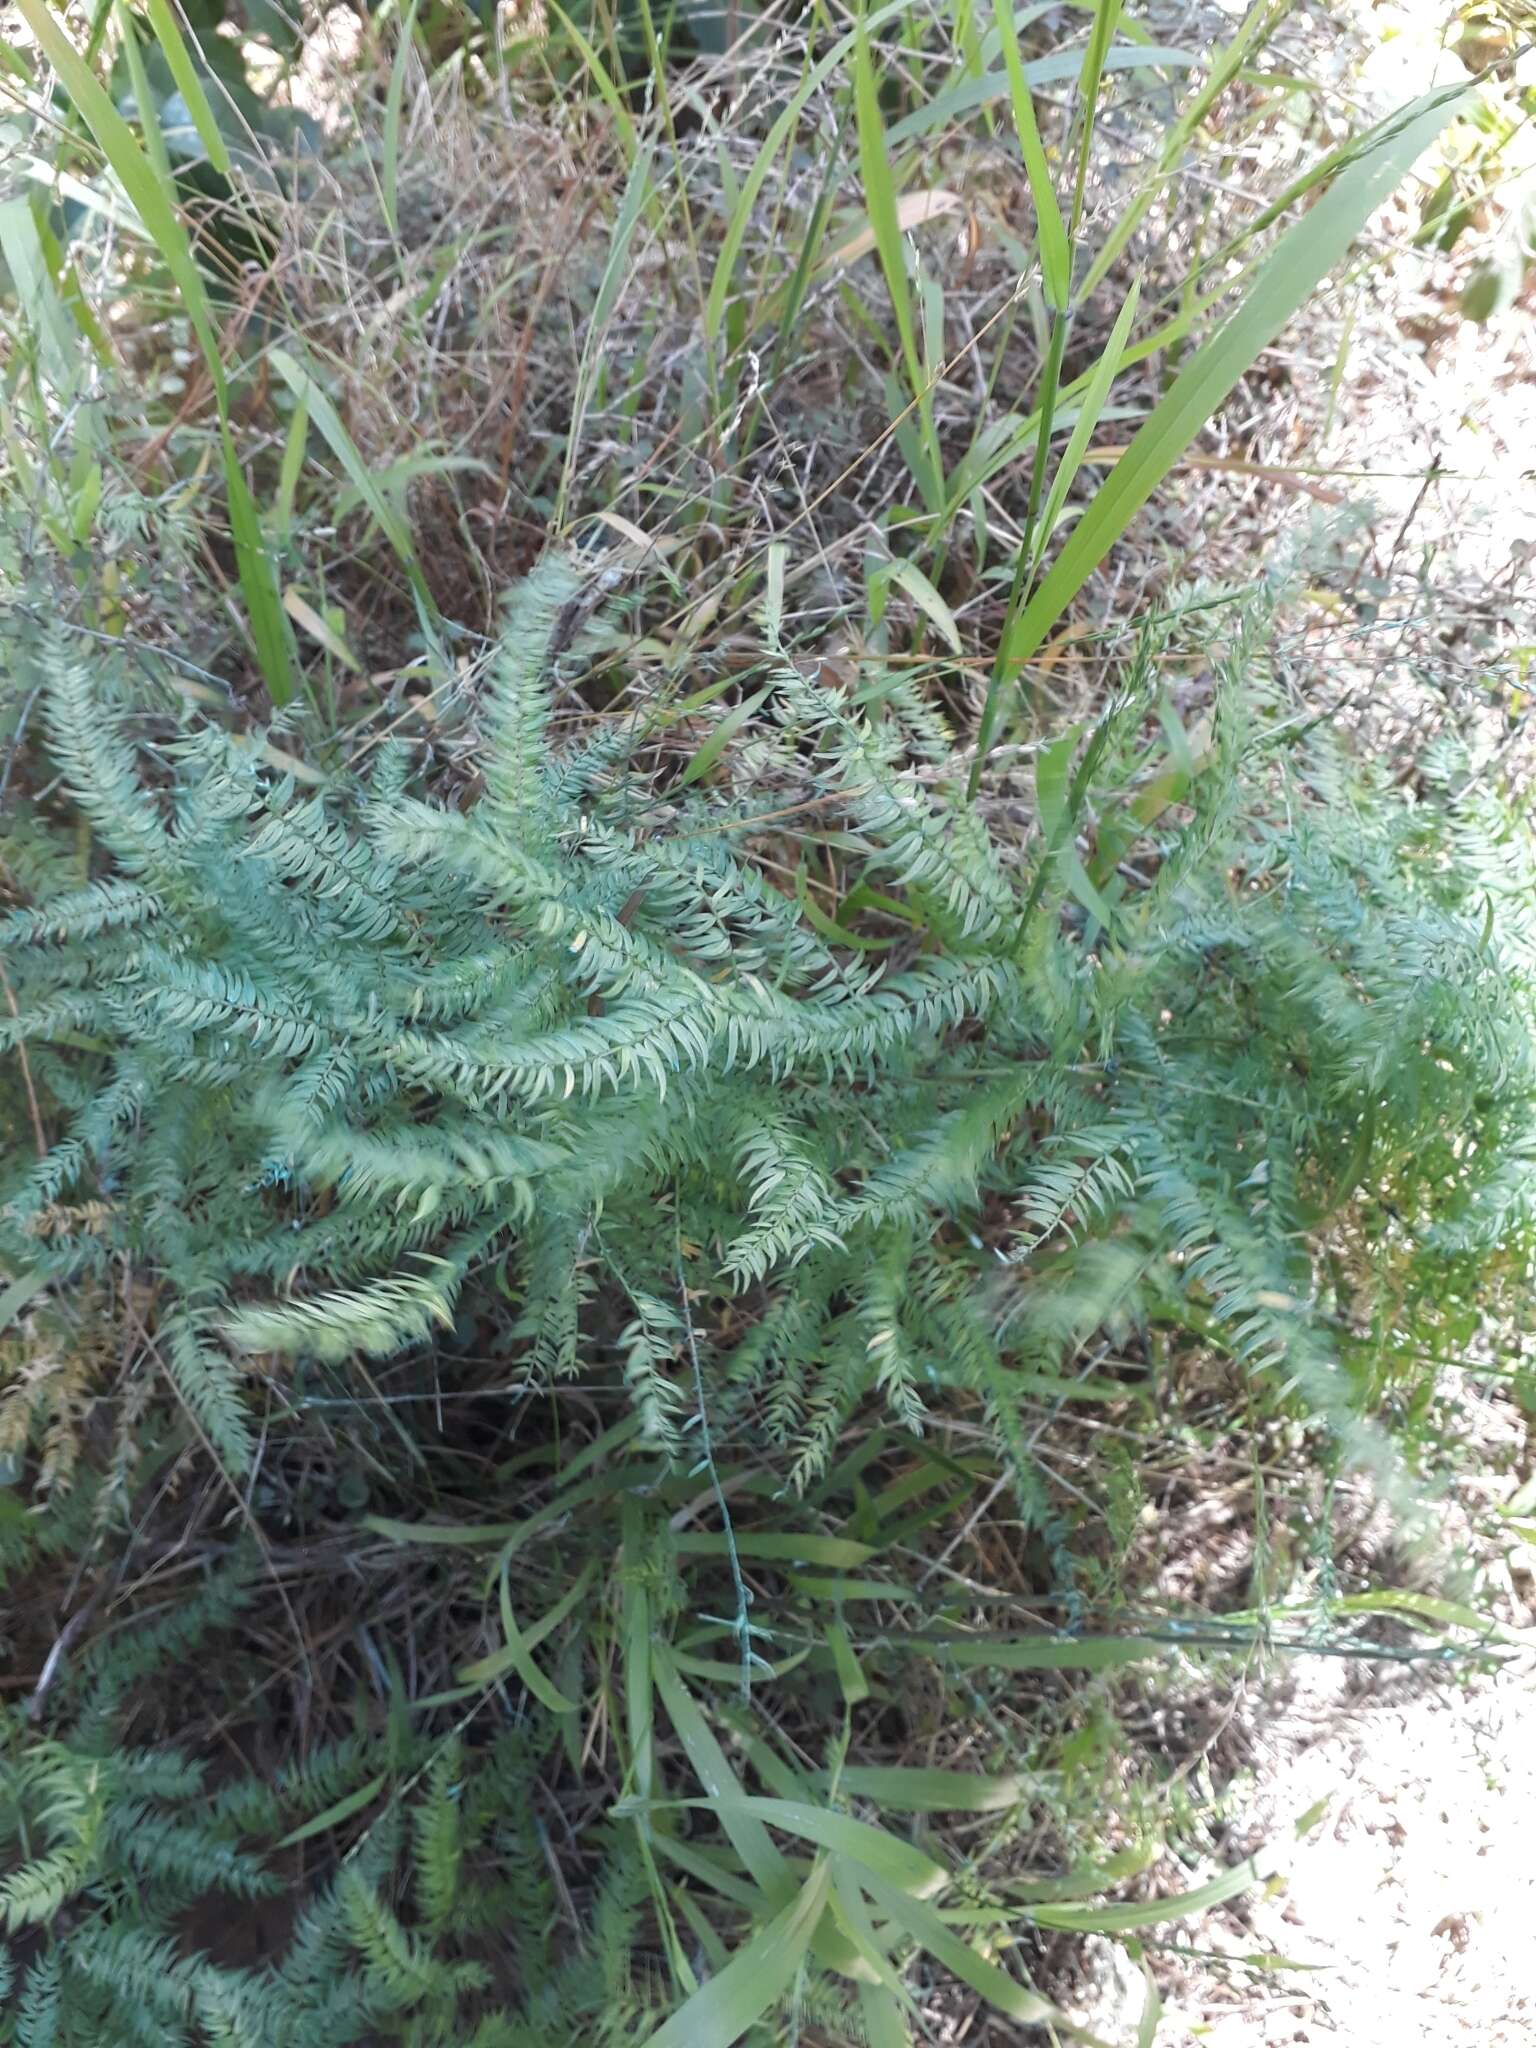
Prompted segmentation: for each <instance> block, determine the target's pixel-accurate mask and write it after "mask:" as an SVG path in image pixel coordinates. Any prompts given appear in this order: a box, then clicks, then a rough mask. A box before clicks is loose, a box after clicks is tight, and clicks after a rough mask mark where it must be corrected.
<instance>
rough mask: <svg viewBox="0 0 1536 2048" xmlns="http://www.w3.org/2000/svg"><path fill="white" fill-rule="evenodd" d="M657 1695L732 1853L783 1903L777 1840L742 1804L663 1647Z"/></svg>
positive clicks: (783, 1865)
mask: <svg viewBox="0 0 1536 2048" xmlns="http://www.w3.org/2000/svg"><path fill="white" fill-rule="evenodd" d="M651 1668H652V1670H653V1672H654V1673H655V1678H656V1691H657V1694H658V1696H659V1698H660V1700H661V1703H662V1705H663V1706H664V1707H665V1708H666V1710H667V1715H668V1718H669V1719H670V1721H671V1723H672V1726H673V1729H674V1730H675V1731H676V1734H677V1739H678V1741H679V1742H680V1743H681V1744H682V1745H683V1748H684V1749H685V1750H686V1751H687V1754H688V1761H689V1763H690V1764H691V1765H692V1767H693V1773H694V1776H695V1777H696V1778H697V1779H698V1781H699V1783H700V1784H701V1785H702V1786H703V1787H704V1790H705V1791H706V1792H707V1793H708V1794H709V1797H710V1800H711V1801H712V1802H715V1803H717V1804H718V1808H719V1814H720V1825H721V1826H722V1827H723V1828H724V1830H725V1832H726V1835H727V1837H728V1838H729V1841H730V1844H731V1847H732V1848H733V1849H734V1850H735V1851H736V1854H737V1855H738V1856H739V1857H740V1858H741V1860H742V1862H743V1863H744V1864H745V1865H746V1867H747V1869H748V1870H749V1871H750V1872H751V1874H752V1876H753V1878H754V1879H755V1880H756V1882H757V1883H758V1884H759V1885H760V1886H761V1887H762V1889H763V1891H764V1892H765V1893H766V1894H767V1896H768V1897H769V1898H775V1897H781V1896H782V1895H783V1894H784V1892H785V1890H786V1889H787V1885H788V1879H789V1865H788V1863H787V1862H786V1861H785V1860H784V1857H783V1856H782V1855H781V1854H780V1852H779V1850H778V1849H777V1848H776V1847H775V1845H774V1841H773V1837H772V1836H771V1835H770V1834H769V1832H768V1830H767V1828H766V1827H764V1825H763V1823H762V1821H761V1819H760V1818H759V1817H758V1816H757V1815H756V1814H754V1813H753V1812H752V1811H751V1810H750V1807H748V1806H745V1805H744V1804H743V1802H744V1801H745V1799H746V1792H745V1791H744V1789H743V1787H742V1783H741V1780H740V1779H739V1778H738V1777H737V1775H736V1773H735V1772H734V1771H733V1770H732V1769H731V1766H730V1764H729V1762H728V1761H727V1758H726V1754H725V1751H724V1750H723V1749H722V1748H721V1747H720V1744H719V1742H718V1740H717V1739H716V1736H715V1732H714V1730H713V1729H712V1728H711V1727H710V1725H709V1723H708V1722H707V1721H706V1720H705V1718H704V1716H703V1714H702V1713H701V1712H700V1711H699V1706H698V1702H697V1701H696V1700H695V1699H694V1697H693V1695H692V1693H690V1692H689V1690H688V1688H687V1686H685V1685H684V1684H683V1681H682V1679H681V1678H680V1677H679V1676H678V1674H677V1666H676V1665H675V1664H674V1662H673V1660H672V1655H671V1652H670V1651H669V1650H667V1649H665V1648H663V1647H662V1645H660V1644H659V1643H658V1644H657V1645H656V1646H655V1647H654V1649H653V1650H652V1653H651Z"/></svg>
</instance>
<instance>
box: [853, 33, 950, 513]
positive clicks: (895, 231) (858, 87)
mask: <svg viewBox="0 0 1536 2048" xmlns="http://www.w3.org/2000/svg"><path fill="white" fill-rule="evenodd" d="M853 65H854V69H853V92H854V111H855V118H856V122H857V127H858V137H859V172H860V176H861V177H862V179H863V183H864V203H865V206H866V208H867V209H868V212H869V225H870V229H871V231H872V233H873V234H874V237H875V248H876V251H877V253H878V254H879V257H880V268H881V270H882V271H883V272H884V273H885V285H886V290H887V292H888V293H889V294H890V300H891V311H892V312H893V313H894V314H895V316H896V332H897V335H898V337H899V339H900V342H901V355H902V362H903V364H904V365H905V368H906V372H907V382H908V385H909V387H910V389H911V393H912V396H913V398H914V399H915V400H916V401H917V417H918V427H919V439H918V448H917V450H915V451H913V453H910V454H908V456H907V462H908V467H909V468H910V469H911V470H912V472H913V475H914V477H915V478H916V479H917V483H918V488H919V490H920V491H921V493H922V496H923V500H924V503H925V504H926V505H927V506H928V508H929V510H930V511H933V510H936V509H937V507H938V505H939V503H940V502H941V501H942V497H943V482H944V479H943V469H942V465H941V462H940V460H939V451H938V444H937V439H936V436H935V434H934V430H933V399H932V394H931V391H930V388H929V378H928V375H927V373H926V370H925V367H924V362H923V354H922V350H921V349H920V348H919V346H918V338H917V323H916V321H915V320H914V318H913V310H912V291H911V285H910V282H909V280H908V277H907V259H906V253H905V250H904V248H903V242H902V232H901V220H900V216H899V214H898V211H897V198H896V180H895V176H894V174H893V172H892V170H891V160H890V157H889V155H888V154H887V151H886V146H885V121H884V119H883V117H882V115H881V112H880V95H879V91H878V89H877V87H876V84H875V69H874V63H873V61H872V59H871V57H870V48H869V37H868V35H867V34H865V33H863V32H862V31H861V32H860V34H859V36H858V40H857V42H856V43H855V45H854V59H853ZM904 411H905V407H904V406H900V407H896V408H893V416H894V417H896V418H897V420H898V421H899V420H900V417H901V414H902V413H903V412H904ZM901 440H902V435H901V432H900V430H899V428H898V432H897V441H898V444H899V443H900V442H901ZM904 452H905V451H904Z"/></svg>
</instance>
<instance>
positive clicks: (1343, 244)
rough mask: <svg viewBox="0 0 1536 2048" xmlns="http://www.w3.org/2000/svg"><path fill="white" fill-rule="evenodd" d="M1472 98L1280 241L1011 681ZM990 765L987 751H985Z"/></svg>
mask: <svg viewBox="0 0 1536 2048" xmlns="http://www.w3.org/2000/svg"><path fill="white" fill-rule="evenodd" d="M1465 91H1466V88H1463V87H1456V88H1453V89H1452V90H1451V91H1449V92H1445V93H1438V94H1433V95H1430V96H1427V97H1426V98H1424V99H1421V100H1417V101H1415V102H1414V103H1413V104H1412V105H1411V106H1410V107H1408V108H1407V109H1405V111H1404V112H1403V113H1402V114H1401V115H1400V116H1399V117H1398V118H1397V119H1396V120H1395V121H1394V122H1392V123H1390V124H1389V125H1387V126H1386V127H1384V128H1383V129H1381V130H1379V131H1378V132H1377V133H1376V134H1375V135H1374V137H1372V138H1371V139H1370V140H1369V141H1368V142H1367V143H1366V144H1365V145H1364V146H1363V147H1362V148H1361V149H1359V150H1358V151H1357V152H1356V153H1355V154H1354V155H1352V157H1351V158H1350V160H1349V162H1348V163H1347V164H1346V165H1345V167H1344V168H1343V169H1342V170H1341V171H1340V173H1339V175H1338V176H1337V177H1336V178H1335V180H1334V182H1333V183H1332V184H1331V185H1330V186H1329V188H1328V190H1327V192H1326V193H1325V194H1324V195H1323V197H1322V198H1321V199H1320V200H1319V201H1318V203H1317V204H1316V205H1315V206H1314V207H1313V208H1312V209H1311V211H1310V212H1309V213H1308V214H1306V216H1305V217H1304V218H1303V219H1301V220H1298V221H1296V222H1294V223H1293V224H1292V226H1291V227H1290V228H1289V229H1288V230H1287V231H1286V233H1285V234H1284V235H1283V236H1282V237H1281V239H1280V241H1279V243H1278V244H1277V245H1276V247H1275V249H1274V251H1273V253H1272V254H1271V256H1270V258H1269V261H1268V262H1267V263H1266V264H1265V265H1264V266H1263V268H1262V269H1261V270H1260V271H1259V273H1258V275H1257V277H1256V278H1255V279H1254V281H1253V283H1252V285H1251V286H1250V288H1249V290H1248V293H1247V295H1246V297H1245V298H1244V299H1243V302H1242V304H1241V305H1240V306H1239V307H1238V308H1237V310H1236V311H1235V312H1234V313H1233V314H1232V316H1231V317H1230V318H1229V319H1228V320H1227V321H1226V323H1225V325H1223V326H1222V327H1221V328H1220V329H1219V330H1218V331H1217V333H1216V334H1214V335H1213V336H1212V337H1211V339H1210V340H1209V341H1208V342H1206V343H1205V344H1204V346H1203V347H1201V348H1199V349H1197V350H1196V352H1195V354H1194V355H1193V356H1191V358H1190V360H1189V362H1188V363H1187V364H1186V365H1185V367H1184V369H1183V370H1182V371H1181V373H1180V374H1179V376H1178V378H1177V379H1176V380H1175V382H1174V385H1173V387H1172V389H1171V390H1170V391H1169V392H1168V394H1167V395H1166V397H1165V398H1163V400H1162V401H1161V403H1160V404H1159V405H1158V406H1157V407H1156V409H1155V410H1154V411H1153V413H1152V415H1151V417H1150V418H1149V419H1148V420H1147V421H1146V422H1145V423H1144V425H1143V426H1142V428H1141V429H1140V431H1139V432H1138V433H1137V434H1136V436H1135V437H1134V439H1133V440H1132V442H1131V445H1130V447H1129V448H1128V449H1127V451H1126V453H1125V455H1124V456H1123V457H1122V459H1121V461H1120V462H1119V463H1118V464H1117V465H1116V467H1115V469H1114V471H1113V472H1112V474H1111V475H1110V476H1109V477H1108V478H1106V480H1105V482H1104V485H1103V487H1102V488H1101V489H1100V490H1099V491H1098V493H1097V494H1096V496H1095V497H1094V500H1093V502H1092V504H1091V505H1090V506H1089V507H1088V509H1087V511H1086V512H1085V513H1084V514H1083V517H1082V518H1081V519H1080V520H1079V521H1078V523H1077V525H1076V526H1075V527H1074V528H1073V531H1072V534H1071V536H1070V538H1069V539H1068V541H1067V543H1066V545H1065V547H1063V549H1062V551H1061V553H1060V555H1059V556H1058V557H1057V558H1056V561H1055V563H1054V564H1053V565H1052V567H1051V569H1050V571H1049V572H1048V574H1047V575H1046V577H1045V580H1044V581H1043V582H1042V583H1041V585H1040V588H1039V589H1038V590H1037V591H1036V592H1035V594H1034V596H1033V597H1032V598H1031V599H1030V601H1029V603H1028V604H1027V605H1026V606H1025V607H1024V609H1023V611H1022V612H1021V613H1020V615H1019V616H1018V618H1017V619H1015V620H1013V621H1012V622H1011V623H1010V625H1009V627H1008V629H1007V631H1006V633H1005V636H1004V644H1003V648H1002V659H1001V668H1002V672H1003V675H1004V678H1005V679H1007V680H1011V679H1012V678H1014V677H1016V676H1017V673H1018V671H1019V669H1020V668H1021V667H1022V665H1023V664H1024V663H1025V662H1026V661H1028V659H1029V658H1030V656H1031V655H1032V654H1033V653H1034V652H1035V650H1036V649H1037V648H1038V647H1039V646H1040V644H1041V643H1042V641H1043V640H1044V639H1045V636H1046V635H1047V633H1049V632H1050V630H1051V628H1052V627H1053V626H1054V625H1055V624H1056V622H1057V620H1058V619H1059V618H1060V617H1061V615H1062V613H1063V612H1064V611H1065V610H1066V608H1067V606H1068V605H1069V604H1070V603H1071V601H1072V599H1073V598H1074V597H1075V596H1076V595H1077V593H1078V591H1079V590H1080V589H1081V588H1082V586H1083V584H1084V583H1085V582H1086V581H1087V579H1088V577H1089V576H1090V575H1091V574H1092V572H1093V571H1094V569H1096V568H1097V567H1098V565H1099V563H1100V562H1102V561H1103V559H1104V557H1105V556H1106V555H1107V554H1108V552H1109V550H1110V548H1111V547H1112V546H1113V545H1114V543H1115V542H1116V541H1117V540H1118V539H1119V538H1120V536H1121V534H1122V533H1124V531H1125V529H1126V528H1127V526H1129V525H1130V523H1131V520H1132V519H1133V518H1134V517H1135V515H1136V513H1137V512H1139V511H1140V509H1141V507H1142V506H1143V505H1144V504H1145V503H1146V501H1147V499H1148V498H1149V497H1150V496H1151V495H1152V493H1153V491H1154V490H1156V488H1157V486H1158V485H1159V484H1160V483H1161V482H1162V480H1163V478H1164V477H1165V476H1166V475H1167V474H1168V471H1169V470H1170V469H1171V468H1172V467H1173V465H1174V463H1175V462H1177V461H1178V459H1179V457H1180V456H1181V455H1182V454H1183V453H1184V451H1185V449H1186V448H1188V446H1189V445H1190V443H1191V442H1192V441H1193V440H1194V438H1195V436H1196V434H1197V433H1199V431H1200V429H1201V427H1203V426H1204V425H1205V423H1206V421H1207V420H1208V419H1209V418H1210V417H1211V415H1212V414H1213V413H1214V412H1215V410H1216V408H1217V407H1218V406H1219V405H1220V404H1221V403H1222V401H1223V400H1224V399H1225V398H1226V397H1227V396H1228V394H1229V393H1230V392H1231V391H1232V389H1233V388H1234V386H1235V385H1236V384H1237V381H1238V379H1239V378H1240V377H1241V376H1242V375H1243V373H1244V371H1245V370H1247V369H1248V368H1249V367H1250V365H1251V364H1252V363H1253V362H1254V361H1255V359H1256V358H1257V357H1258V355H1259V354H1260V352H1261V351H1262V350H1263V349H1264V348H1266V347H1267V346H1268V344H1269V343H1270V342H1271V341H1273V339H1274V338H1275V336H1276V335H1277V334H1278V333H1279V332H1280V330H1281V328H1282V327H1283V326H1284V325H1285V323H1286V321H1287V320H1289V319H1290V318H1291V316H1292V315H1293V314H1294V313H1295V312H1296V311H1297V310H1298V309H1299V308H1300V307H1301V306H1302V305H1304V304H1305V303H1306V301H1307V300H1308V299H1309V298H1310V297H1311V295H1312V293H1313V292H1314V291H1315V290H1316V288H1317V286H1318V285H1319V283H1321V281H1322V279H1323V278H1324V277H1325V276H1326V275H1327V273H1328V272H1329V271H1330V270H1331V269H1332V268H1333V266H1334V265H1335V264H1336V263H1338V262H1339V261H1341V260H1342V258H1343V257H1344V256H1345V255H1346V254H1347V253H1348V250H1349V247H1350V245H1351V243H1352V242H1353V241H1354V239H1355V237H1356V235H1358V234H1359V232H1360V230H1361V228H1363V227H1364V225H1365V223H1366V222H1367V221H1368V220H1369V219H1370V217H1371V215H1372V214H1373V213H1374V212H1375V210H1376V208H1377V207H1378V206H1379V205H1380V204H1381V202H1382V201H1383V200H1384V199H1385V198H1386V197H1387V195H1388V193H1389V192H1391V191H1392V189H1393V187H1394V186H1396V185H1397V184H1398V183H1399V182H1400V180H1401V179H1402V178H1403V176H1404V175H1405V174H1406V172H1407V171H1408V170H1409V168H1410V167H1411V166H1412V165H1413V164H1414V162H1415V161H1416V160H1417V159H1418V157H1419V156H1420V155H1421V154H1422V152H1423V151H1424V150H1425V149H1427V148H1428V146H1429V144H1430V143H1431V142H1432V141H1433V140H1434V138H1435V137H1436V136H1437V135H1438V134H1439V132H1440V130H1441V129H1442V128H1443V127H1444V126H1445V124H1446V122H1447V121H1449V119H1450V118H1451V115H1452V113H1453V112H1454V111H1455V108H1456V106H1457V105H1458V104H1459V103H1460V101H1461V100H1462V99H1463V98H1464V96H1465ZM987 739H988V742H989V743H990V739H991V735H990V733H989V734H987ZM982 759H984V752H978V762H979V761H980V760H982Z"/></svg>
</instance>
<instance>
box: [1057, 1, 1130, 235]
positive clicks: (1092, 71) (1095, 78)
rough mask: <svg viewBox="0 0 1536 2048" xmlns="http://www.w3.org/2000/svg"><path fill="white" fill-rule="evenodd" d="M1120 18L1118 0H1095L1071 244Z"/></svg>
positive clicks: (1081, 99) (1082, 81) (1083, 79)
mask: <svg viewBox="0 0 1536 2048" xmlns="http://www.w3.org/2000/svg"><path fill="white" fill-rule="evenodd" d="M1119 19H1120V0H1097V5H1096V6H1095V8H1094V14H1093V27H1092V28H1091V29H1090V30H1089V31H1088V41H1087V44H1086V46H1085V48H1084V50H1083V69H1082V74H1081V76H1080V77H1079V79H1078V81H1077V103H1078V116H1079V119H1080V121H1081V123H1082V130H1081V133H1080V134H1079V136H1078V140H1077V175H1076V177H1075V178H1074V179H1073V181H1072V218H1071V220H1070V221H1069V222H1068V224H1067V234H1068V236H1069V238H1070V239H1071V241H1072V243H1073V246H1074V247H1075V246H1076V243H1077V233H1078V229H1079V228H1080V227H1081V226H1082V224H1083V198H1084V195H1085V194H1086V192H1087V190H1088V162H1089V158H1090V156H1091V155H1092V152H1093V131H1094V127H1095V125H1096V124H1097V121H1098V113H1099V88H1100V86H1101V85H1102V84H1103V82H1104V64H1105V60H1106V58H1107V57H1108V56H1109V45H1110V41H1111V39H1112V38H1113V36H1114V33H1115V23H1116V22H1117V21H1118V20H1119Z"/></svg>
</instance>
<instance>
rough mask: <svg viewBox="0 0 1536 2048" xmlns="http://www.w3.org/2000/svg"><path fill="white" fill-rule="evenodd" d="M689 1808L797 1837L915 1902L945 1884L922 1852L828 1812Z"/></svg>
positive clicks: (800, 1804) (732, 1805) (713, 1804)
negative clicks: (743, 1818)
mask: <svg viewBox="0 0 1536 2048" xmlns="http://www.w3.org/2000/svg"><path fill="white" fill-rule="evenodd" d="M688 1804H689V1805H690V1806H696V1805H701V1804H708V1805H709V1807H710V1810H711V1812H714V1813H717V1814H719V1815H720V1816H721V1817H722V1818H723V1817H724V1815H725V1814H726V1813H727V1812H728V1811H729V1812H731V1813H736V1814H749V1815H751V1816H752V1817H753V1818H754V1819H757V1820H761V1821H766V1822H767V1823H768V1825H769V1826H771V1827H776V1828H779V1829H781V1830H782V1831H783V1832H784V1833H785V1834H788V1835H798V1836H799V1837H800V1838H801V1840H802V1841H806V1842H814V1843H815V1844H816V1845H817V1847H818V1848H822V1849H830V1850H831V1851H832V1852H833V1854H834V1855H836V1856H839V1857H842V1858H846V1859H847V1860H848V1861H849V1862H852V1863H856V1864H857V1865H858V1866H859V1869H860V1870H861V1872H862V1871H867V1872H868V1873H869V1874H870V1875H871V1876H873V1877H878V1878H880V1879H882V1880H883V1881H884V1882H885V1883H886V1884H893V1885H897V1886H899V1887H900V1888H901V1890H902V1891H904V1892H913V1893H915V1894H916V1895H917V1896H918V1897H919V1898H926V1897H928V1896H929V1895H930V1894H931V1893H933V1892H936V1891H940V1890H942V1888H943V1887H944V1886H945V1885H946V1884H948V1883H949V1872H948V1871H947V1870H946V1869H945V1868H944V1866H943V1864H942V1863H936V1862H935V1861H934V1859H933V1858H932V1857H931V1856H925V1855H924V1854H923V1852H922V1850H921V1849H914V1848H913V1847H912V1845H911V1843H910V1842H902V1841H898V1840H897V1838H896V1837H895V1836H894V1835H888V1834H887V1833H886V1832H885V1830H884V1829H883V1828H877V1827H872V1826H871V1825H870V1824H869V1822H868V1821H862V1820H852V1819H850V1818H849V1816H848V1815H847V1814H846V1813H835V1812H834V1811H833V1810H832V1808H831V1807H828V1806H811V1805H808V1804H807V1803H805V1802H804V1801H801V1800H793V1799H739V1800H737V1799H717V1800H711V1801H707V1802H705V1801H699V1800H690V1801H689V1802H688Z"/></svg>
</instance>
